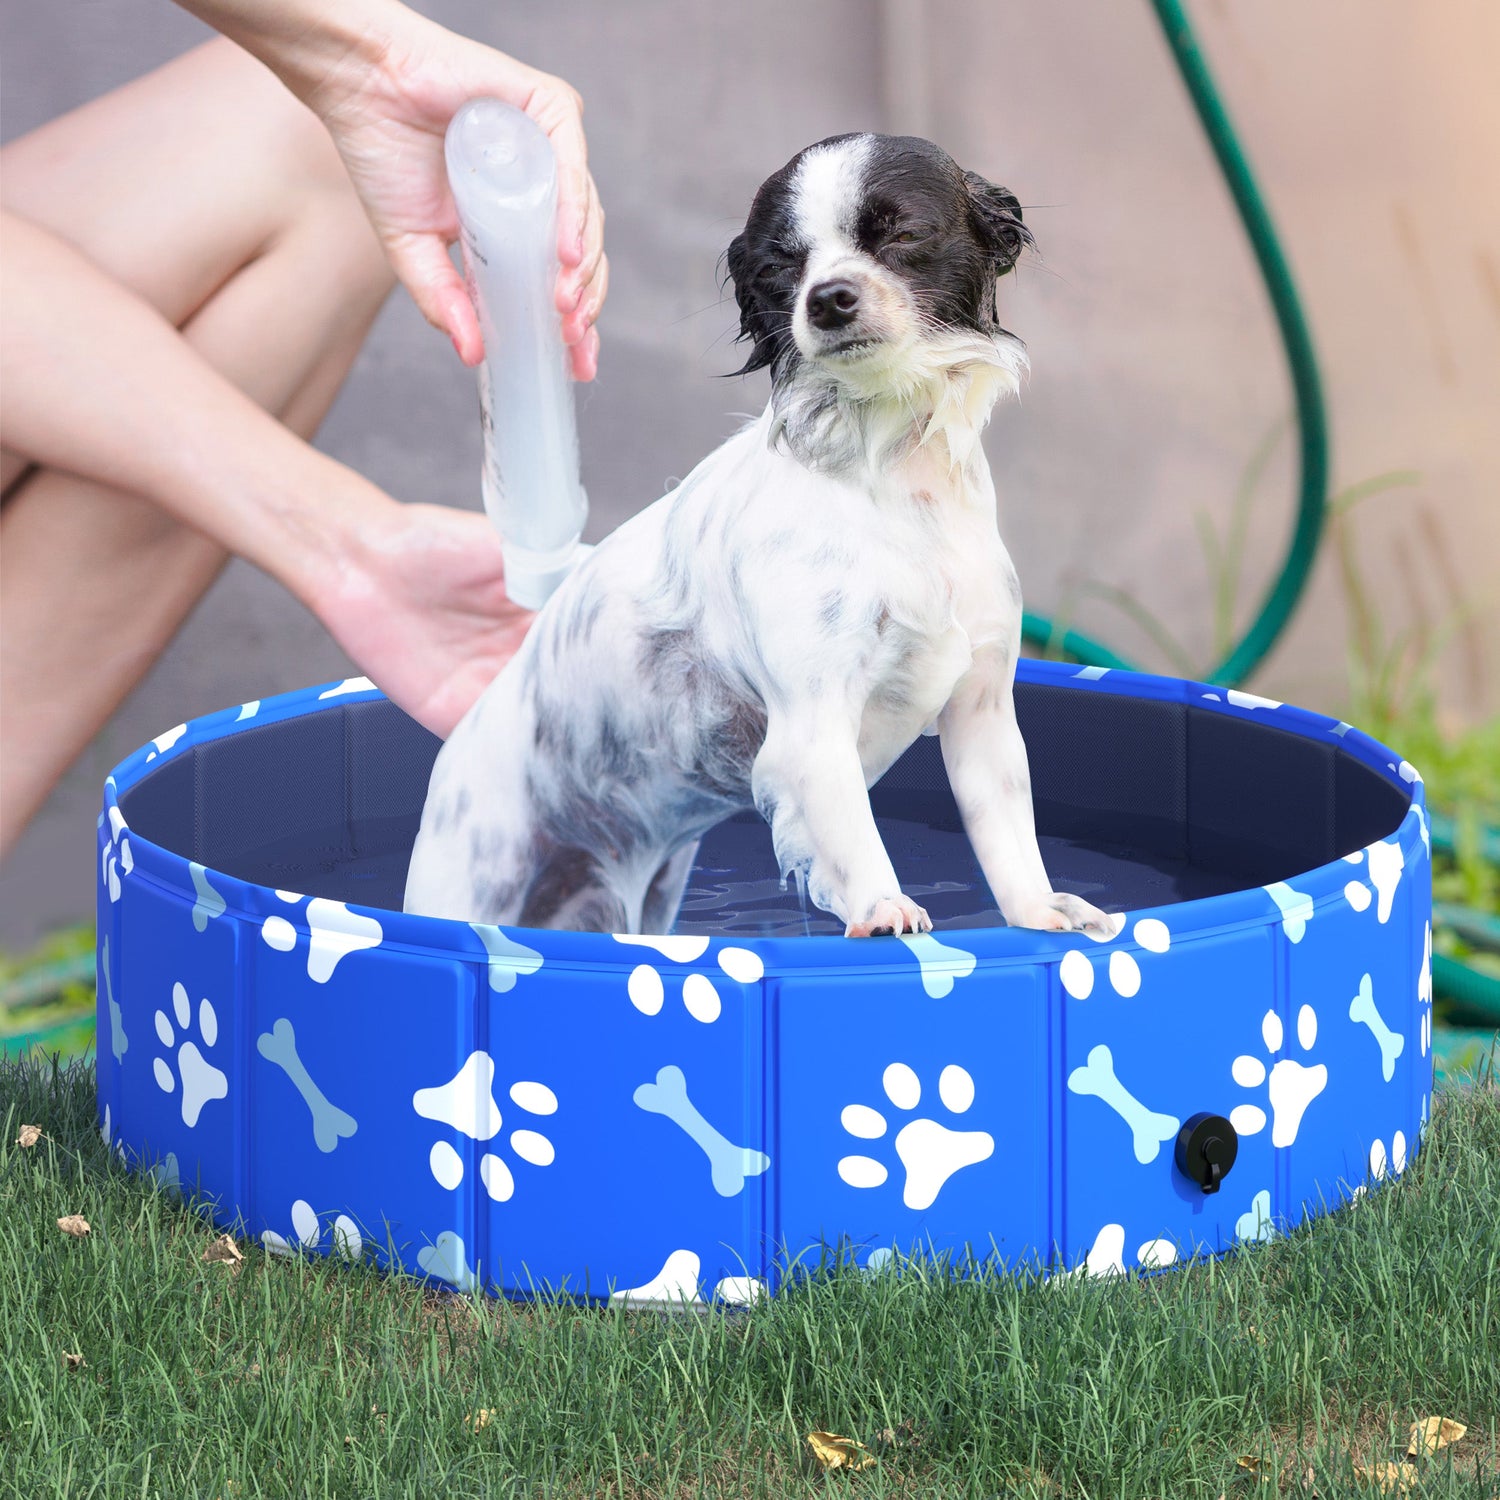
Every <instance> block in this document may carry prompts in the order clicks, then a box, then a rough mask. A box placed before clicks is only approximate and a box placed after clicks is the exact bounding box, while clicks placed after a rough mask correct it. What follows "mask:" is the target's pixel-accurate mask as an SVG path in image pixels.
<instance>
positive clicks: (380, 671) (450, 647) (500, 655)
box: [309, 505, 535, 738]
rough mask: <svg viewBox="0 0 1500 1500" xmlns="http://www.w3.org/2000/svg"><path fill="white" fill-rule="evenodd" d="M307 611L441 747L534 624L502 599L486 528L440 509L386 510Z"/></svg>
mask: <svg viewBox="0 0 1500 1500" xmlns="http://www.w3.org/2000/svg"><path fill="white" fill-rule="evenodd" d="M309 602H310V603H312V604H313V605H314V607H315V608H316V610H317V613H318V617H319V618H320V619H321V620H322V622H323V624H324V625H325V626H327V628H328V631H329V633H330V634H331V635H332V636H333V638H334V639H335V640H336V641H337V642H338V643H339V645H341V646H342V647H343V648H344V650H345V651H347V652H348V653H349V655H350V657H352V658H353V660H354V661H355V663H356V664H357V665H358V666H359V667H360V669H361V670H362V671H363V672H365V673H366V675H367V676H369V677H370V678H371V679H372V680H373V682H374V683H375V685H376V687H378V688H380V689H381V690H382V691H383V692H384V693H385V695H386V696H387V697H388V698H390V699H391V700H392V702H394V703H395V704H396V705H397V706H398V707H399V708H402V709H405V710H406V712H407V713H409V714H410V715H411V716H412V718H414V719H416V720H417V721H418V722H419V723H421V724H424V725H425V726H426V727H427V728H428V729H430V730H432V731H433V733H435V734H438V735H442V736H443V737H444V738H446V737H447V736H448V735H449V734H451V733H452V731H453V728H454V726H455V725H456V724H457V723H458V721H459V720H460V719H461V718H463V716H464V715H465V714H466V713H467V712H468V711H469V709H470V707H471V706H472V705H473V703H474V701H475V700H476V699H477V698H478V697H479V695H480V693H482V692H483V691H484V690H485V688H487V687H488V686H489V685H490V683H491V682H492V681H493V680H494V678H495V677H496V675H497V674H498V673H499V671H500V669H501V668H502V667H503V666H504V665H505V664H506V662H508V661H509V660H510V659H511V657H512V656H514V655H515V654H516V651H517V650H518V649H519V647H520V645H521V641H522V640H523V639H524V637H525V635H526V632H527V630H528V629H530V627H531V622H532V620H533V619H535V616H534V615H533V614H532V613H531V611H530V610H525V609H522V608H521V607H520V606H519V605H517V604H512V603H511V601H510V600H509V599H508V598H507V597H506V593H505V574H504V566H503V564H502V561H501V555H500V539H499V537H498V536H496V534H495V530H494V528H493V527H492V526H491V525H490V523H489V521H487V520H486V519H485V518H484V516H482V515H475V514H474V513H473V512H470V511H459V510H450V509H448V508H447V507H446V506H441V505H398V506H394V507H391V508H389V509H383V510H382V512H381V520H380V522H379V524H378V525H376V526H372V527H363V528H361V533H360V535H359V538H358V543H357V545H356V546H354V547H353V549H352V551H351V553H350V555H349V557H348V558H347V559H345V560H344V561H343V563H342V565H341V566H339V567H337V568H336V569H335V570H334V582H333V583H332V584H331V585H325V586H324V587H322V588H319V589H318V590H317V591H316V593H315V595H313V597H311V598H310V599H309Z"/></svg>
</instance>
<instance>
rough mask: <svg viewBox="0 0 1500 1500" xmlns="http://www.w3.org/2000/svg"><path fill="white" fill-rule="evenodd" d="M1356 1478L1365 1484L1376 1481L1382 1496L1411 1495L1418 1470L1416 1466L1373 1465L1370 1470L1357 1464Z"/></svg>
mask: <svg viewBox="0 0 1500 1500" xmlns="http://www.w3.org/2000/svg"><path fill="white" fill-rule="evenodd" d="M1354 1477H1355V1478H1356V1479H1358V1480H1361V1481H1363V1482H1364V1483H1365V1484H1368V1483H1369V1482H1370V1481H1371V1480H1374V1482H1375V1485H1376V1487H1377V1488H1378V1489H1379V1490H1380V1493H1381V1494H1382V1495H1409V1494H1410V1493H1411V1487H1412V1485H1414V1484H1415V1483H1416V1482H1417V1470H1416V1466H1415V1465H1414V1464H1372V1465H1371V1466H1370V1467H1369V1468H1366V1467H1365V1466H1364V1465H1363V1464H1355V1466H1354Z"/></svg>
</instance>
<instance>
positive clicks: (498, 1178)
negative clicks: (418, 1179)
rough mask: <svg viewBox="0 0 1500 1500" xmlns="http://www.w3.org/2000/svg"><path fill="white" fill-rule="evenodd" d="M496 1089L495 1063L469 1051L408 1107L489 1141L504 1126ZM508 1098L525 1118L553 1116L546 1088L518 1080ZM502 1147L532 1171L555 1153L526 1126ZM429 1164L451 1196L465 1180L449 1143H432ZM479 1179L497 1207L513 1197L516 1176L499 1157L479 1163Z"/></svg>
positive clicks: (461, 1163) (547, 1162)
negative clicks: (448, 1075)
mask: <svg viewBox="0 0 1500 1500" xmlns="http://www.w3.org/2000/svg"><path fill="white" fill-rule="evenodd" d="M494 1087H495V1059H494V1058H493V1057H491V1056H490V1055H489V1053H488V1052H472V1053H470V1054H469V1060H468V1061H467V1062H466V1063H465V1064H464V1065H463V1067H461V1068H460V1069H459V1070H458V1072H457V1073H456V1074H455V1075H454V1076H453V1078H452V1079H450V1080H449V1082H447V1083H443V1084H438V1085H437V1086H436V1087H434V1088H429V1089H418V1090H417V1091H416V1093H415V1094H413V1095H412V1101H411V1103H412V1108H413V1109H414V1110H416V1112H417V1113H418V1114H419V1115H421V1116H422V1118H423V1119H426V1120H436V1121H438V1122H439V1123H440V1124H443V1125H449V1126H451V1127H452V1128H453V1129H454V1130H457V1131H458V1132H460V1133H461V1134H463V1135H466V1136H468V1137H469V1139H470V1140H473V1141H492V1140H494V1139H495V1137H496V1136H498V1135H499V1134H500V1131H501V1127H502V1125H503V1124H504V1116H503V1115H502V1114H501V1112H500V1105H499V1103H498V1102H497V1100H496V1099H495V1094H494ZM508 1097H509V1099H510V1102H511V1103H512V1104H514V1105H515V1106H516V1108H517V1109H519V1110H522V1111H524V1112H525V1113H526V1114H528V1115H536V1116H540V1117H545V1116H547V1115H554V1114H556V1113H557V1095H556V1094H554V1093H553V1092H552V1090H551V1089H550V1088H548V1087H547V1085H546V1084H544V1083H537V1082H535V1081H533V1080H527V1079H523V1080H520V1081H518V1082H516V1083H513V1084H511V1086H510V1089H509V1091H508ZM506 1144H507V1145H508V1147H509V1149H510V1151H511V1153H512V1154H513V1155H514V1156H515V1157H517V1158H519V1159H520V1160H521V1161H524V1162H528V1163H529V1164H530V1165H531V1166H534V1167H550V1166H551V1165H552V1162H553V1160H554V1158H555V1157H556V1154H557V1153H556V1151H555V1149H554V1147H553V1145H552V1142H551V1140H550V1139H549V1138H548V1137H547V1136H546V1135H544V1134H543V1133H542V1132H541V1131H539V1130H532V1129H530V1128H529V1127H525V1128H522V1129H519V1130H512V1131H511V1132H510V1135H509V1137H508V1139H507V1142H506ZM427 1162H428V1166H429V1167H430V1168H431V1169H432V1175H433V1178H434V1179H435V1180H436V1181H437V1183H438V1185H439V1186H440V1187H444V1188H446V1189H448V1191H449V1192H452V1191H453V1190H454V1189H455V1188H456V1187H457V1186H458V1185H459V1183H461V1182H462V1181H463V1178H464V1160H463V1157H461V1156H460V1155H459V1154H458V1152H457V1151H456V1150H455V1149H454V1148H453V1145H452V1143H451V1142H449V1141H437V1142H435V1143H434V1144H433V1147H432V1150H431V1151H430V1152H429V1153H428V1158H427ZM479 1180H480V1181H481V1182H482V1183H483V1184H484V1190H485V1192H487V1193H488V1194H489V1195H490V1197H491V1198H493V1199H494V1200H495V1202H496V1203H507V1202H509V1201H510V1199H511V1197H512V1196H513V1195H514V1194H515V1191H516V1179H515V1173H514V1172H513V1171H512V1170H511V1166H510V1164H509V1163H508V1162H507V1161H506V1160H505V1158H504V1157H502V1156H500V1155H499V1154H498V1153H497V1152H494V1151H487V1152H485V1154H484V1155H483V1156H482V1157H481V1158H480V1160H479Z"/></svg>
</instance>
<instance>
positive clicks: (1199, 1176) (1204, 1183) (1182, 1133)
mask: <svg viewBox="0 0 1500 1500" xmlns="http://www.w3.org/2000/svg"><path fill="white" fill-rule="evenodd" d="M1239 1154H1240V1138H1239V1136H1238V1135H1237V1134H1236V1133H1235V1128H1234V1126H1233V1125H1231V1124H1230V1123H1229V1121H1228V1120H1226V1119H1225V1118H1224V1116H1223V1115H1211V1114H1207V1113H1203V1112H1200V1113H1199V1114H1196V1115H1194V1116H1192V1118H1191V1119H1189V1120H1188V1121H1187V1122H1186V1123H1185V1124H1184V1125H1183V1127H1182V1129H1181V1130H1179V1131H1178V1132H1177V1152H1176V1155H1177V1170H1178V1171H1179V1172H1181V1173H1182V1175H1183V1176H1184V1177H1191V1178H1192V1180H1193V1181H1194V1182H1196V1183H1197V1184H1198V1186H1199V1187H1201V1188H1202V1189H1203V1191H1204V1192H1205V1193H1217V1192H1218V1191H1219V1185H1220V1183H1222V1182H1223V1181H1224V1179H1225V1178H1226V1177H1227V1176H1228V1175H1229V1169H1230V1168H1231V1167H1232V1166H1233V1165H1234V1159H1235V1157H1236V1156H1238V1155H1239Z"/></svg>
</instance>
